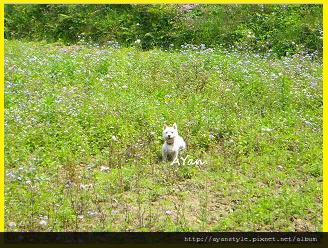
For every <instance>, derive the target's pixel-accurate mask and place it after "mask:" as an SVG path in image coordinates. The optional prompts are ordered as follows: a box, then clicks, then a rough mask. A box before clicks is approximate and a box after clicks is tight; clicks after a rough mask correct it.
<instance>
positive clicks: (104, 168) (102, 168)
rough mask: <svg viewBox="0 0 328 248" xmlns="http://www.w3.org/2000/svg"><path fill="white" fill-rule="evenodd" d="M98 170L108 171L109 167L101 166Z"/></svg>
mask: <svg viewBox="0 0 328 248" xmlns="http://www.w3.org/2000/svg"><path fill="white" fill-rule="evenodd" d="M100 171H104V172H106V171H109V167H108V166H101V167H100Z"/></svg>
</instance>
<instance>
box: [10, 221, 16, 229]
mask: <svg viewBox="0 0 328 248" xmlns="http://www.w3.org/2000/svg"><path fill="white" fill-rule="evenodd" d="M8 226H9V227H10V228H15V227H16V223H15V222H13V221H11V222H9V223H8Z"/></svg>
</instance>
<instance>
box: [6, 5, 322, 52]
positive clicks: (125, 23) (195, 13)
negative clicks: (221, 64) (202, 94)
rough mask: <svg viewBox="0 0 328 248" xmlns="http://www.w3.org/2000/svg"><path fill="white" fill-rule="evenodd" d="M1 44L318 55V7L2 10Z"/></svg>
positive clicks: (33, 7)
mask: <svg viewBox="0 0 328 248" xmlns="http://www.w3.org/2000/svg"><path fill="white" fill-rule="evenodd" d="M5 12H6V15H5V38H6V39H21V38H24V39H29V40H30V39H33V40H35V39H37V40H47V41H51V42H53V41H61V42H64V43H66V44H71V43H77V42H81V41H87V42H93V43H94V42H96V43H99V44H105V43H107V42H108V41H115V42H118V43H119V44H121V45H124V46H130V45H131V44H133V43H134V42H135V41H136V40H137V39H140V40H141V45H142V48H143V49H150V48H154V47H161V48H164V49H168V48H169V47H172V46H175V47H177V46H181V45H183V44H184V43H189V44H196V45H199V44H206V46H208V47H215V46H224V47H232V46H234V47H237V48H238V49H242V50H245V49H247V50H253V51H257V52H268V51H273V52H274V53H275V54H277V55H279V56H282V55H286V54H288V53H291V54H293V53H298V52H311V53H312V52H318V53H319V54H320V55H321V54H322V5H310V4H307V5H219V4H217V5H206V4H204V5H170V4H164V5H129V4H127V5H97V4H95V5H46V4H44V5H6V6H5Z"/></svg>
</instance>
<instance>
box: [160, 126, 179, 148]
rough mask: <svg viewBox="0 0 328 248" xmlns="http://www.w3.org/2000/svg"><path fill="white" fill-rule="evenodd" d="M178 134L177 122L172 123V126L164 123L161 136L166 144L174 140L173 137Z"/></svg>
mask: <svg viewBox="0 0 328 248" xmlns="http://www.w3.org/2000/svg"><path fill="white" fill-rule="evenodd" d="M177 136H178V127H177V124H175V123H174V124H173V126H172V127H169V126H167V125H164V130H163V138H164V140H165V141H166V142H167V143H168V144H172V143H173V142H174V138H175V137H177Z"/></svg>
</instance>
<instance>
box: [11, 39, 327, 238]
mask: <svg viewBox="0 0 328 248" xmlns="http://www.w3.org/2000/svg"><path fill="white" fill-rule="evenodd" d="M173 122H176V123H177V125H178V128H179V132H180V134H181V135H182V136H183V137H184V139H185V140H186V142H187V146H188V149H187V151H186V152H185V154H183V156H186V155H189V157H188V158H190V159H194V160H196V159H201V160H202V161H205V162H206V164H205V165H201V166H197V165H189V164H184V165H180V166H172V165H171V164H170V163H163V162H161V158H160V152H161V145H162V142H163V141H162V129H163V125H164V123H168V124H172V123H173ZM321 216H322V64H321V62H320V61H317V60H315V59H313V58H312V57H311V56H309V55H294V56H291V57H283V58H281V59H275V58H274V57H273V56H270V55H268V56H260V55H257V54H251V53H250V54H247V53H242V54H241V53H238V52H233V51H224V50H219V49H216V50H212V49H206V48H204V47H203V46H201V47H193V46H185V47H182V48H181V49H179V50H172V51H161V50H156V49H155V50H151V51H141V50H140V49H139V48H138V47H134V48H118V47H115V46H108V47H88V46H67V47H65V46H62V45H59V44H45V43H24V42H19V41H6V42H5V223H6V230H7V231H29V230H34V231H46V230H48V231H319V230H321V225H322V217H321Z"/></svg>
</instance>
